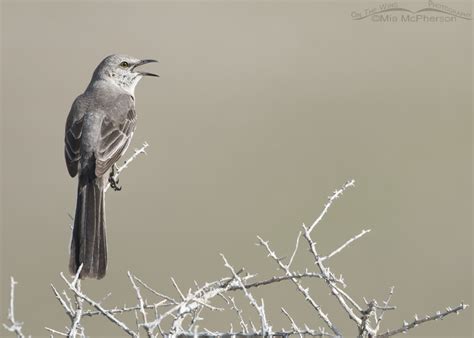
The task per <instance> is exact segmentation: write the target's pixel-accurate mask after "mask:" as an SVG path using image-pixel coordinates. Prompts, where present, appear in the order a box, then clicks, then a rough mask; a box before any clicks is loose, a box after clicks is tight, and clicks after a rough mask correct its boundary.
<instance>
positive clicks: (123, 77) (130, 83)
mask: <svg viewBox="0 0 474 338" xmlns="http://www.w3.org/2000/svg"><path fill="white" fill-rule="evenodd" d="M150 62H158V61H157V60H152V59H144V60H140V59H137V58H134V57H131V56H128V55H123V54H113V55H109V56H107V57H106V58H105V59H104V60H102V62H101V63H100V64H99V65H98V66H97V68H96V69H95V71H94V76H93V78H94V79H101V80H105V81H108V82H112V83H114V84H116V85H117V86H119V87H121V88H123V89H124V90H126V91H127V92H129V93H130V94H131V95H134V92H135V86H136V85H137V83H138V81H140V80H141V79H142V78H143V77H144V76H155V77H159V75H156V74H153V73H148V72H143V71H140V70H139V69H137V67H138V66H141V65H144V64H147V63H150Z"/></svg>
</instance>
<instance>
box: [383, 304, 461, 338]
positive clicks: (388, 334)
mask: <svg viewBox="0 0 474 338" xmlns="http://www.w3.org/2000/svg"><path fill="white" fill-rule="evenodd" d="M468 307H469V305H468V304H464V303H461V304H460V305H458V306H456V307H455V308H450V307H448V308H446V310H445V311H442V312H441V311H438V312H436V314H434V315H431V316H429V315H427V316H426V317H425V318H423V319H418V316H416V315H415V319H414V320H413V321H412V322H411V323H407V322H406V321H404V322H403V326H402V327H400V328H398V329H395V330H391V331H387V332H386V333H384V334H380V335H377V337H380V338H386V337H391V336H394V335H396V334H399V333H405V332H407V331H408V330H411V329H413V328H415V327H417V326H418V325H420V324H423V323H426V322H430V321H433V320H438V319H443V318H444V317H446V316H449V315H450V314H453V313H455V314H458V313H459V312H461V311H463V310H466V309H467V308H468Z"/></svg>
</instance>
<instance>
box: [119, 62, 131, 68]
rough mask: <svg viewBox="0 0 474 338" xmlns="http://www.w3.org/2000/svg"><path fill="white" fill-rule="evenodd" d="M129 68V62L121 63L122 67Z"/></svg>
mask: <svg viewBox="0 0 474 338" xmlns="http://www.w3.org/2000/svg"><path fill="white" fill-rule="evenodd" d="M128 66H129V64H128V62H127V61H122V62H120V67H122V68H127V67H128Z"/></svg>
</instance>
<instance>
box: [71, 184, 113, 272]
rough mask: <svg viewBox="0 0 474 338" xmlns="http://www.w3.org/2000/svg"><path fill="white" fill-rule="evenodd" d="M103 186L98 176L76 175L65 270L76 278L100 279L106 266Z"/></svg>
mask: <svg viewBox="0 0 474 338" xmlns="http://www.w3.org/2000/svg"><path fill="white" fill-rule="evenodd" d="M104 189H105V186H104V184H103V180H102V179H101V177H99V178H95V179H92V180H90V179H88V178H85V177H80V178H79V186H78V190H77V204H76V215H75V217H74V229H73V231H72V239H71V249H70V257H69V271H70V272H71V273H72V274H76V273H77V269H78V268H79V267H80V266H81V264H82V265H83V266H82V270H81V274H80V278H81V279H82V278H86V277H88V278H96V279H101V278H102V277H104V276H105V271H106V268H107V241H106V233H105V209H104V202H105V201H104V194H105V192H104Z"/></svg>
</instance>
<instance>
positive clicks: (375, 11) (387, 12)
mask: <svg viewBox="0 0 474 338" xmlns="http://www.w3.org/2000/svg"><path fill="white" fill-rule="evenodd" d="M351 17H352V19H353V20H365V21H368V20H370V21H373V22H402V23H449V22H456V21H467V20H472V13H471V12H470V11H469V12H468V11H464V10H459V9H455V8H453V7H450V6H447V5H445V4H443V3H440V2H436V1H433V0H428V3H427V6H425V7H422V8H419V9H415V10H413V9H409V8H406V7H400V6H399V4H398V2H390V3H382V4H380V5H378V6H375V7H370V8H365V9H363V10H362V11H352V13H351Z"/></svg>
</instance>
